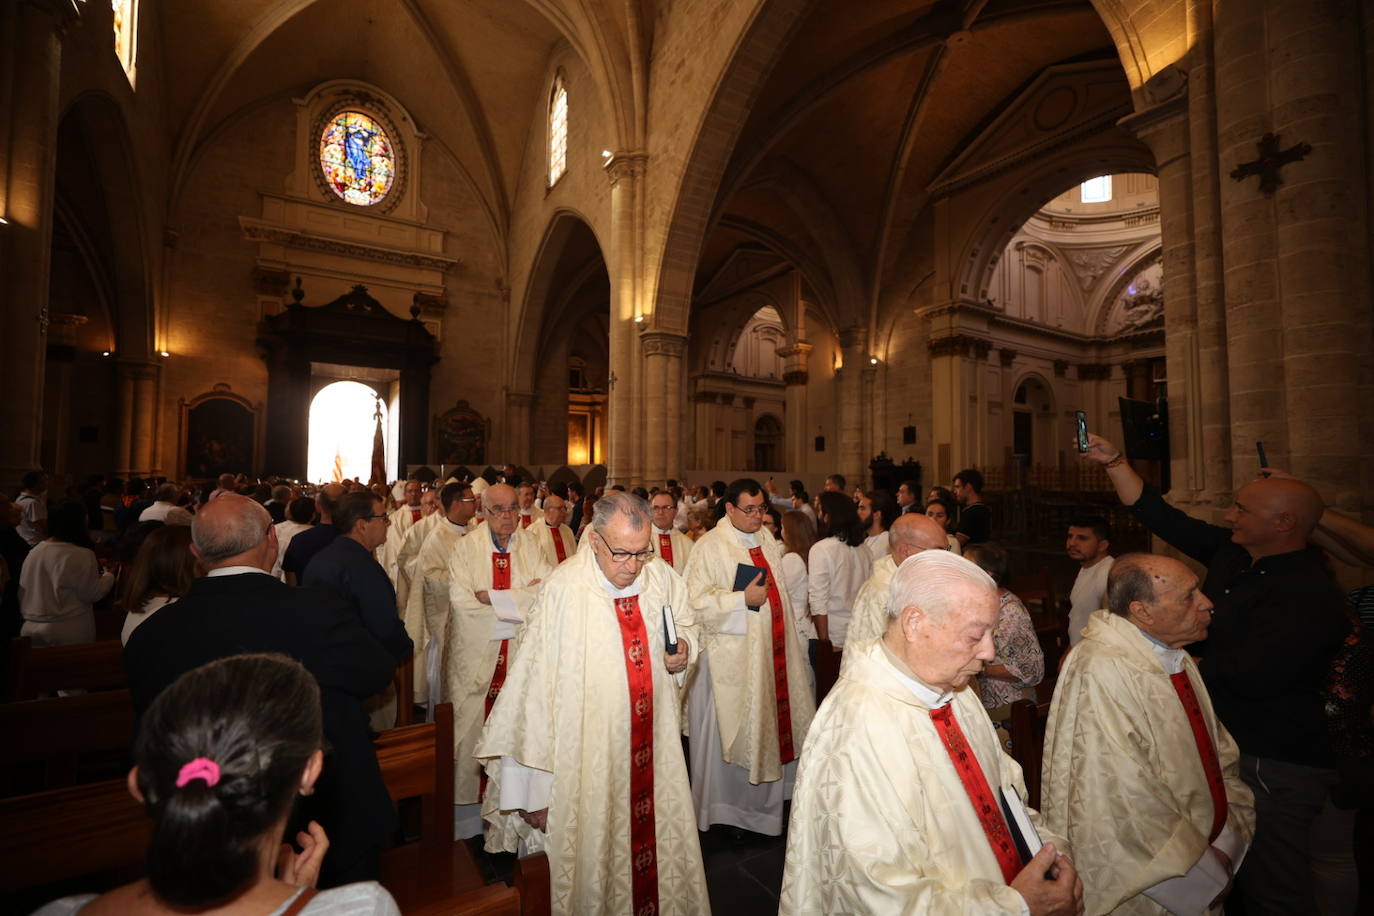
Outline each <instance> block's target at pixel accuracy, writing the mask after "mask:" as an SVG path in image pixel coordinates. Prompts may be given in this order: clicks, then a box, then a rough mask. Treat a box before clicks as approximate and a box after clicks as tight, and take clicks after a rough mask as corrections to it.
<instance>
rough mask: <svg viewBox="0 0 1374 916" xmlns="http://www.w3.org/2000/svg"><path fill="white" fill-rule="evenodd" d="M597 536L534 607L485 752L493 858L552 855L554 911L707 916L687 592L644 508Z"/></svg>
mask: <svg viewBox="0 0 1374 916" xmlns="http://www.w3.org/2000/svg"><path fill="white" fill-rule="evenodd" d="M591 528H592V533H591V535H590V536H589V538H588V549H586V550H582V551H579V552H578V553H576V554H575V555H573V556H572V557H571V558H569V560H568V561H567V562H566V563H563V564H562V565H560V566H559V567H558V568H557V569H556V570H555V571H554V572H553V573H552V574H551V575H550V576H549V579H548V582H547V584H546V585H545V587H544V589H543V590H542V591H541V592H540V594H539V598H538V600H537V601H536V602H535V606H534V608H533V609H532V610H531V611H530V615H529V623H528V624H527V625H526V626H525V628H524V630H523V632H522V633H521V635H520V638H519V652H517V653H516V657H515V663H514V665H513V666H512V668H511V671H510V676H509V677H508V678H507V680H506V684H505V687H504V689H502V691H501V695H500V697H498V698H497V700H496V705H495V707H494V708H493V709H492V711H491V717H490V718H489V719H488V720H487V724H486V728H485V730H484V731H483V733H482V738H481V740H480V741H479V742H478V745H477V750H476V756H477V757H478V758H479V759H481V760H483V762H484V764H485V766H486V769H487V775H488V783H487V786H488V791H487V795H486V798H485V800H484V802H483V806H482V815H483V817H485V818H486V820H487V823H488V827H487V836H486V847H487V849H488V850H507V851H511V852H515V851H517V848H518V847H523V848H524V850H526V851H529V852H536V851H538V850H540V849H543V850H544V851H545V852H546V853H547V855H548V857H549V874H550V877H551V882H552V886H551V897H552V899H551V904H552V905H551V910H552V912H553V913H554V914H561V913H577V914H587V913H617V914H626V916H631V914H633V916H638V914H678V913H680V914H683V916H695V914H697V913H706V912H709V911H710V901H709V899H708V898H707V894H706V879H705V875H704V872H703V870H702V863H701V847H700V844H699V842H698V839H697V831H696V824H695V823H694V822H693V818H692V793H691V789H690V788H689V787H688V784H687V766H686V761H685V760H684V759H683V756H682V745H681V741H680V738H679V735H680V733H681V720H680V718H679V710H680V708H681V704H680V702H679V689H680V688H679V681H680V680H681V679H682V677H683V676H684V674H685V672H686V669H687V667H688V664H689V660H690V659H691V657H692V653H693V652H694V651H695V650H696V647H697V646H699V645H700V641H699V640H700V637H699V633H698V629H697V626H696V623H695V621H694V619H693V616H692V607H691V603H690V601H689V600H688V597H687V588H686V586H684V585H683V583H682V579H681V578H680V577H679V576H678V574H677V573H675V572H673V570H672V569H671V568H670V567H669V566H668V565H667V564H665V563H656V562H653V557H654V554H653V549H652V547H651V546H650V544H649V537H650V528H651V524H650V521H649V507H648V506H647V505H645V503H644V500H642V499H641V498H639V497H638V496H635V495H634V494H632V493H611V494H610V495H608V496H605V497H603V498H602V499H599V500H597V503H596V508H595V510H594V511H593V514H592V524H591ZM666 618H671V619H672V621H673V625H672V626H671V627H669V626H668V625H667V624H666ZM670 635H671V636H673V637H674V639H675V641H676V650H675V651H669V648H668V646H667V641H668V637H669V636H670Z"/></svg>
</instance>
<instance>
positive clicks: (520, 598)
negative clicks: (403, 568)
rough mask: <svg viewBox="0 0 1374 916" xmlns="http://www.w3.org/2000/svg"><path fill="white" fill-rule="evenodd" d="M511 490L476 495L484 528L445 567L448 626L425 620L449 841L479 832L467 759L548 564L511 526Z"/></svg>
mask: <svg viewBox="0 0 1374 916" xmlns="http://www.w3.org/2000/svg"><path fill="white" fill-rule="evenodd" d="M519 513H520V505H519V503H518V502H516V497H515V490H514V488H512V487H510V486H508V485H506V484H504V483H498V484H493V485H492V486H491V487H489V488H488V489H487V490H486V491H485V492H483V493H482V514H483V515H484V516H485V517H486V520H487V524H485V525H482V526H481V527H479V528H477V529H475V530H472V531H471V533H470V534H468V535H465V536H464V537H462V538H460V539H459V540H458V543H457V545H456V546H455V547H454V549H453V551H452V553H451V555H450V559H449V566H448V582H449V587H448V603H449V606H448V613H449V619H448V620H447V621H429V624H430V632H431V633H433V634H434V638H436V639H442V640H443V642H442V645H443V660H444V664H443V686H442V691H441V700H442V701H443V702H445V703H452V704H453V745H454V747H453V782H454V786H453V804H454V813H453V819H454V836H455V837H456V838H459V839H462V838H465V837H470V836H477V835H478V834H480V833H481V832H482V827H483V825H482V814H481V807H480V803H481V799H482V795H483V793H484V792H485V791H486V777H485V774H483V772H482V768H481V766H479V765H478V763H477V761H476V760H475V759H474V758H473V756H472V750H473V748H474V747H475V746H476V744H477V738H478V736H480V735H481V733H482V725H483V723H484V722H486V719H487V716H488V715H489V714H490V713H491V710H492V707H493V705H494V704H495V703H496V698H497V697H498V696H499V695H500V693H501V688H502V686H503V685H504V684H505V681H506V675H507V674H508V672H509V671H510V665H511V662H513V661H514V659H515V655H516V652H517V650H518V649H517V647H518V640H517V639H516V637H517V635H518V634H519V632H520V628H521V627H522V626H523V625H524V623H525V621H526V620H527V619H528V617H529V614H530V609H531V608H532V607H533V606H534V601H535V598H536V597H537V596H538V594H539V588H540V583H541V581H542V580H543V578H544V576H546V575H547V574H548V573H549V570H550V566H549V564H548V561H547V560H546V559H545V558H544V551H543V550H542V549H541V547H540V545H539V543H538V541H536V540H535V538H534V537H533V536H531V535H530V534H529V533H528V532H527V531H524V530H522V529H520V528H519V526H518V519H519Z"/></svg>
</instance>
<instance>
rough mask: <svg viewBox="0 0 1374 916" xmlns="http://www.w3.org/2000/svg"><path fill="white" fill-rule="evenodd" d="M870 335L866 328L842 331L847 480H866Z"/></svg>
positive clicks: (841, 434) (841, 429) (841, 433)
mask: <svg viewBox="0 0 1374 916" xmlns="http://www.w3.org/2000/svg"><path fill="white" fill-rule="evenodd" d="M867 344H868V331H867V329H866V328H845V329H844V330H842V331H840V358H841V359H842V360H843V361H844V362H843V365H842V366H841V367H840V371H839V373H838V378H837V380H836V381H837V383H838V395H839V399H838V400H839V423H838V429H837V431H836V436H837V438H838V439H839V443H838V445H839V467H837V468H834V469H833V470H836V471H839V472H840V473H841V474H843V475H844V476H845V478H846V479H847V480H858V479H860V478H861V477H863V471H864V455H863V448H864V443H863V430H864V419H863V418H864V414H865V413H866V412H867V405H865V404H864V401H863V383H862V378H863V376H862V373H863V370H864V368H865V367H866V366H867V365H868V346H867Z"/></svg>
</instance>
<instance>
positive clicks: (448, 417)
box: [435, 401, 487, 465]
mask: <svg viewBox="0 0 1374 916" xmlns="http://www.w3.org/2000/svg"><path fill="white" fill-rule="evenodd" d="M435 430H436V436H437V438H438V452H439V463H440V464H445V465H449V464H479V465H480V464H485V463H486V461H487V421H486V420H484V419H482V415H481V414H479V413H478V412H477V411H475V410H473V409H472V408H471V407H469V406H468V402H467V401H459V402H458V404H457V405H456V406H455V407H454V408H453V409H452V410H449V411H447V412H445V413H444V414H443V415H441V416H440V417H439V420H438V422H437V423H436V424H435Z"/></svg>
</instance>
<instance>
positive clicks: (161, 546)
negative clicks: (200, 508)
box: [119, 525, 198, 644]
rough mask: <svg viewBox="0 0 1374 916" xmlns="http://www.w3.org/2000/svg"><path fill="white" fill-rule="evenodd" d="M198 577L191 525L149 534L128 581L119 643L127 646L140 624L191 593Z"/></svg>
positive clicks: (159, 529) (125, 583)
mask: <svg viewBox="0 0 1374 916" xmlns="http://www.w3.org/2000/svg"><path fill="white" fill-rule="evenodd" d="M197 574H198V573H197V567H196V558H195V555H194V554H192V553H191V526H190V525H163V526H162V527H161V528H156V529H154V530H153V531H151V532H149V533H148V536H147V537H146V538H144V539H143V543H142V545H140V546H139V548H138V554H137V555H136V556H135V557H134V562H133V566H131V567H130V569H129V574H128V577H127V578H126V579H125V581H124V592H123V599H122V602H121V603H122V605H123V607H124V611H125V614H124V628H123V629H122V630H121V631H120V633H119V641H120V642H122V643H125V644H127V643H128V642H129V634H131V633H133V631H134V629H135V628H136V627H137V626H138V625H139V624H141V623H142V622H143V621H145V620H147V619H148V618H149V617H151V616H153V614H154V613H156V612H157V611H159V610H161V609H162V608H164V607H166V606H167V605H169V604H171V603H172V602H174V601H176V600H177V599H178V598H181V597H182V596H184V595H185V594H186V593H187V592H188V591H190V590H191V580H192V579H194V578H196V576H197Z"/></svg>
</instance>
